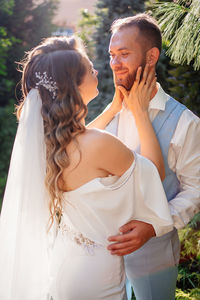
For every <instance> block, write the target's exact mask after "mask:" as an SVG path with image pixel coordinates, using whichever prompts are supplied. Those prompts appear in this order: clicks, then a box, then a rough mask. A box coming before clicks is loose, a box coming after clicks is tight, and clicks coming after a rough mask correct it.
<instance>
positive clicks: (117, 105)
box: [86, 78, 123, 129]
mask: <svg viewBox="0 0 200 300" xmlns="http://www.w3.org/2000/svg"><path fill="white" fill-rule="evenodd" d="M114 83H115V78H114ZM122 101H123V95H122V93H121V92H120V90H119V89H118V87H117V86H116V84H115V94H114V97H113V100H112V102H111V103H110V105H108V106H107V108H106V109H105V110H104V111H103V112H102V113H101V114H100V115H99V116H98V117H96V118H95V119H94V120H93V121H92V122H90V123H89V124H88V125H87V126H86V127H87V128H89V129H91V128H98V129H105V127H106V126H107V125H108V124H109V123H110V121H111V120H112V119H113V118H114V117H115V115H116V114H117V113H118V112H120V110H121V109H122Z"/></svg>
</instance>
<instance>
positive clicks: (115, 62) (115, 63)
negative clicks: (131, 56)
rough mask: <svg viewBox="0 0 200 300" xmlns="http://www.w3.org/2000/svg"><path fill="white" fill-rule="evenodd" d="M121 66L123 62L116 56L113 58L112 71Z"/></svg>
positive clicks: (111, 60) (111, 61)
mask: <svg viewBox="0 0 200 300" xmlns="http://www.w3.org/2000/svg"><path fill="white" fill-rule="evenodd" d="M120 66H121V60H120V58H119V57H118V56H117V55H116V56H114V57H111V59H110V67H111V69H113V70H114V69H115V68H118V67H120Z"/></svg>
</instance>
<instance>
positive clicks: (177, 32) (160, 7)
mask: <svg viewBox="0 0 200 300" xmlns="http://www.w3.org/2000/svg"><path fill="white" fill-rule="evenodd" d="M154 7H155V9H154V15H155V17H157V18H158V20H159V24H160V26H161V29H162V31H163V37H164V38H165V39H166V40H169V41H170V43H169V49H168V51H167V54H169V55H170V57H171V59H172V61H173V62H174V63H177V64H183V63H187V64H188V65H189V64H192V65H193V67H194V69H195V70H198V69H200V35H199V31H200V6H199V0H189V1H188V0H177V1H176V2H173V3H156V4H155V6H154Z"/></svg>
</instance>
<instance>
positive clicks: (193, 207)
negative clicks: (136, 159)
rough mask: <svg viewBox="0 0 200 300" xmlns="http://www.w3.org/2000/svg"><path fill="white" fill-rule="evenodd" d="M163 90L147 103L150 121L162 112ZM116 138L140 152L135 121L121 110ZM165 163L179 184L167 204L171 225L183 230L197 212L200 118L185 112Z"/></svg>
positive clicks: (164, 103) (165, 100)
mask: <svg viewBox="0 0 200 300" xmlns="http://www.w3.org/2000/svg"><path fill="white" fill-rule="evenodd" d="M169 98H170V96H169V95H167V94H166V93H165V92H164V90H163V89H162V87H161V86H160V85H159V89H158V92H157V94H156V95H155V97H154V98H153V99H152V100H151V102H150V104H149V117H150V120H151V121H153V120H154V118H155V117H156V115H157V113H158V112H159V111H160V110H165V105H166V102H167V101H168V99H169ZM118 137H119V138H120V139H121V140H122V141H123V143H125V144H126V145H127V146H128V147H129V148H130V149H133V150H135V151H136V152H139V151H140V140H139V135H138V131H137V128H136V124H135V120H134V117H133V115H132V113H131V112H130V111H128V110H127V109H126V108H125V107H123V109H122V111H121V112H120V117H119V125H118ZM168 164H169V167H170V169H171V170H172V171H173V172H175V173H176V176H177V178H178V180H179V181H180V188H181V191H180V193H178V194H177V195H176V197H175V198H174V199H172V200H171V201H170V202H169V207H170V212H171V214H172V217H173V221H174V226H175V227H176V228H177V229H179V228H182V227H184V226H185V225H186V224H187V223H188V222H189V221H190V220H191V219H192V217H193V216H194V215H195V214H196V213H197V212H198V211H199V210H200V119H199V118H198V117H197V116H196V115H194V114H193V113H192V112H191V111H190V110H189V109H186V110H185V111H184V112H183V113H182V115H181V117H180V119H179V121H178V124H177V128H176V129H175V132H174V135H173V137H172V140H171V143H170V146H169V152H168Z"/></svg>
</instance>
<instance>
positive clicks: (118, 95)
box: [111, 74, 124, 114]
mask: <svg viewBox="0 0 200 300" xmlns="http://www.w3.org/2000/svg"><path fill="white" fill-rule="evenodd" d="M113 80H114V85H115V94H114V97H113V101H112V103H111V109H112V110H113V111H114V113H115V114H117V113H118V112H120V110H121V109H122V103H123V99H124V96H123V94H122V92H121V91H120V89H119V87H118V86H117V84H116V77H115V74H113Z"/></svg>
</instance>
